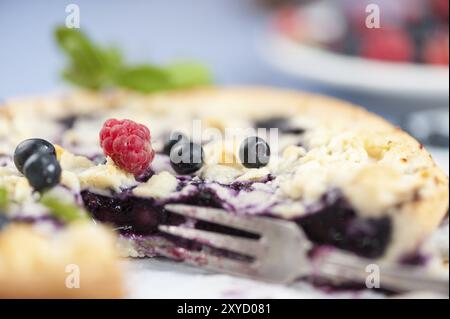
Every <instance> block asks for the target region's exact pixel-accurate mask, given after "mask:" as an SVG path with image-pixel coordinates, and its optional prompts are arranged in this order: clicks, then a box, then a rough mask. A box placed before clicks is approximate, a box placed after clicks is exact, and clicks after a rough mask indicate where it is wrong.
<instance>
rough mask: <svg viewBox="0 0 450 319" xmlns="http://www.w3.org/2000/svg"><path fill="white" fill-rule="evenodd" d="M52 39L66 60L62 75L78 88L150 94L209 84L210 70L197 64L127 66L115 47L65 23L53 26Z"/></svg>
mask: <svg viewBox="0 0 450 319" xmlns="http://www.w3.org/2000/svg"><path fill="white" fill-rule="evenodd" d="M55 39H56V42H57V44H58V46H59V47H60V48H61V50H62V51H63V52H64V53H65V54H66V56H67V57H68V60H69V64H68V65H67V67H66V68H65V69H64V70H63V78H64V79H65V80H66V81H68V82H70V83H72V84H75V85H77V86H80V87H84V88H88V89H93V90H99V89H104V88H110V87H121V88H125V89H130V90H134V91H139V92H143V93H150V92H155V91H166V90H173V89H178V88H186V87H192V86H198V85H207V84H210V83H211V74H210V72H209V70H208V69H207V68H206V67H205V66H203V65H201V64H199V63H194V62H184V63H181V62H180V63H175V64H171V65H168V66H165V67H161V66H156V65H151V64H139V65H128V64H126V63H125V61H124V58H123V55H122V53H121V52H120V50H119V49H118V48H115V47H100V46H98V45H96V44H95V43H93V42H92V41H91V40H90V39H89V38H88V37H87V36H86V35H85V34H84V33H83V32H81V31H79V30H78V29H69V28H66V27H64V26H61V27H58V28H56V31H55Z"/></svg>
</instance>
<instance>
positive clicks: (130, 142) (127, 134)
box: [100, 119, 155, 175]
mask: <svg viewBox="0 0 450 319" xmlns="http://www.w3.org/2000/svg"><path fill="white" fill-rule="evenodd" d="M100 146H101V147H102V149H103V152H104V153H105V155H106V156H109V157H110V158H111V159H112V160H113V161H114V163H115V164H116V165H117V166H119V167H120V168H121V169H123V170H125V171H127V172H129V173H132V174H134V175H139V174H141V173H143V172H145V170H146V169H147V168H148V166H149V165H150V163H151V162H152V161H153V158H154V156H155V152H154V151H153V149H152V145H151V137H150V131H149V129H148V128H147V127H146V126H144V125H142V124H138V123H136V122H133V121H131V120H116V119H109V120H107V121H106V122H105V123H104V124H103V127H102V129H101V131H100Z"/></svg>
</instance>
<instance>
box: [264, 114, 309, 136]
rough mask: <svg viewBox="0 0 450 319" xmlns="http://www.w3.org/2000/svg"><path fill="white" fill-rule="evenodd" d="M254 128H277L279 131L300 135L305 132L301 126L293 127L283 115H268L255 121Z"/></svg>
mask: <svg viewBox="0 0 450 319" xmlns="http://www.w3.org/2000/svg"><path fill="white" fill-rule="evenodd" d="M255 127H256V128H264V129H267V130H269V129H271V128H277V129H278V130H279V131H280V132H281V133H284V134H293V135H301V134H303V133H304V132H305V130H304V129H303V128H300V127H294V126H292V125H291V124H290V123H289V119H287V118H285V117H270V118H266V119H262V120H259V121H256V122H255Z"/></svg>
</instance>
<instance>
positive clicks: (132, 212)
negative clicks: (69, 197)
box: [81, 181, 392, 258]
mask: <svg viewBox="0 0 450 319" xmlns="http://www.w3.org/2000/svg"><path fill="white" fill-rule="evenodd" d="M191 185H195V186H196V190H195V191H194V192H192V193H190V194H189V195H186V196H180V197H177V198H176V199H174V200H169V202H171V203H183V204H190V205H196V206H205V207H216V208H222V207H223V206H224V203H223V201H222V200H221V199H220V198H219V197H218V196H217V195H216V194H215V193H214V191H212V190H211V189H210V188H208V187H207V186H206V185H205V184H204V183H203V182H201V181H198V182H196V181H191ZM233 187H237V189H239V190H243V191H249V190H248V189H246V188H247V187H251V186H248V185H245V186H243V185H239V186H238V185H234V186H231V185H230V188H231V189H233ZM81 196H82V199H83V201H84V204H85V207H86V209H87V210H88V211H89V212H91V213H92V214H93V216H94V217H95V218H96V219H98V220H100V221H102V222H105V223H110V224H113V225H115V226H116V227H117V228H118V229H119V231H120V232H121V233H122V234H138V235H151V234H157V235H159V236H165V237H167V236H166V235H163V234H161V233H159V231H158V225H160V224H169V225H179V224H182V223H184V222H186V219H185V218H184V217H182V216H179V215H177V214H174V213H171V212H168V211H166V210H164V208H163V205H164V204H166V202H165V203H161V202H158V201H155V200H153V199H143V198H138V197H135V196H133V195H131V193H130V192H124V193H121V194H117V195H115V196H114V197H107V196H102V195H98V194H95V193H92V192H89V191H83V192H82V193H81ZM265 215H269V216H270V213H267V214H265ZM272 217H275V218H276V216H272ZM294 221H295V222H296V223H297V224H298V225H299V226H300V227H302V229H303V230H304V231H305V233H306V235H307V236H308V238H309V239H310V240H311V241H312V242H314V243H315V244H318V245H331V246H335V247H338V248H341V249H344V250H348V251H351V252H354V253H356V254H358V255H360V256H364V257H368V258H377V257H380V256H382V255H383V253H384V251H385V249H386V247H387V245H388V243H389V241H390V239H391V231H392V229H391V228H392V225H391V220H390V219H389V218H388V217H382V218H358V217H357V214H356V213H355V211H354V210H353V209H352V208H351V207H350V205H348V203H347V201H346V200H345V199H344V198H343V197H342V196H341V195H339V194H336V193H333V192H330V193H329V194H327V195H325V196H324V197H323V198H322V200H321V201H320V202H319V203H317V204H316V205H314V206H313V207H311V209H310V211H309V212H308V214H307V215H305V216H302V217H299V218H296V219H295V220H294ZM195 227H196V228H199V229H203V230H209V231H216V232H220V233H224V234H232V235H238V236H243V237H247V238H255V236H256V235H255V234H250V233H247V232H242V231H237V230H234V229H231V228H228V227H224V226H218V225H216V224H211V223H208V222H204V221H196V222H195ZM168 238H169V239H171V240H173V241H175V244H176V245H179V244H181V242H179V239H175V238H171V237H170V236H169V237H168Z"/></svg>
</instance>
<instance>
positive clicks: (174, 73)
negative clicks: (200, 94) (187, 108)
mask: <svg viewBox="0 0 450 319" xmlns="http://www.w3.org/2000/svg"><path fill="white" fill-rule="evenodd" d="M166 70H167V72H168V73H169V76H170V82H171V86H172V87H173V88H181V87H190V86H195V85H205V84H209V83H211V73H210V72H209V70H208V69H207V68H206V67H205V66H204V65H202V64H200V63H194V62H183V63H181V62H179V63H174V64H172V65H169V66H168V67H166Z"/></svg>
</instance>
